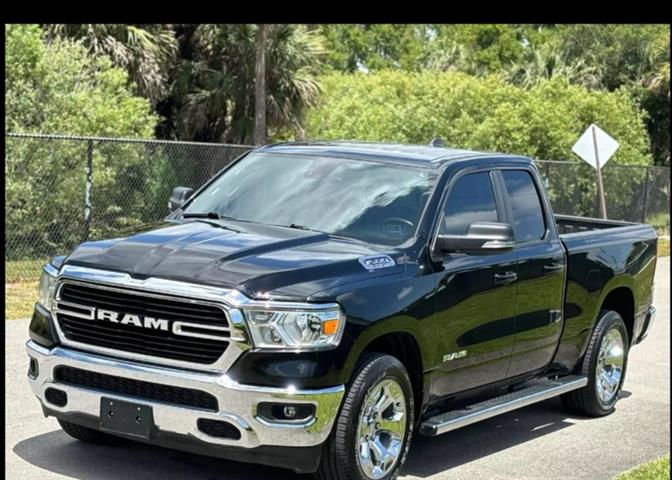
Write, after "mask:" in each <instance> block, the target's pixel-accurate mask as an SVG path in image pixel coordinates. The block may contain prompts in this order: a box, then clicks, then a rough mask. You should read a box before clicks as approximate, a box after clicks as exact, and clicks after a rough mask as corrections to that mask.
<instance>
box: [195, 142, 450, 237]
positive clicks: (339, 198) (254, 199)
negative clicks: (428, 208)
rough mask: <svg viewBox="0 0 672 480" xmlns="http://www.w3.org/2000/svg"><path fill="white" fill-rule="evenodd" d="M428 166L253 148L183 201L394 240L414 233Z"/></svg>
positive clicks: (431, 177) (224, 213)
mask: <svg viewBox="0 0 672 480" xmlns="http://www.w3.org/2000/svg"><path fill="white" fill-rule="evenodd" d="M436 178H437V174H436V172H435V171H433V170H429V169H423V168H417V167H412V166H401V165H390V164H385V163H377V162H371V161H362V160H350V159H342V158H331V157H316V156H308V155H279V154H272V153H253V154H250V155H249V156H247V157H245V158H243V159H242V160H240V161H239V162H237V163H236V164H235V165H233V166H232V167H231V168H229V169H227V170H226V171H225V172H224V173H223V174H222V175H221V176H220V177H219V178H217V179H216V180H215V181H214V182H213V183H212V184H211V185H209V186H208V187H207V188H206V189H205V190H203V191H202V192H201V193H200V194H199V195H198V196H197V197H196V198H194V199H193V200H192V201H191V202H190V203H189V205H188V206H187V207H186V208H185V209H184V213H185V214H198V213H201V214H205V213H208V214H210V215H213V216H217V215H219V216H221V217H228V218H233V219H236V220H244V221H252V222H258V223H265V224H272V225H282V226H293V227H294V228H306V229H310V230H317V231H321V232H327V233H329V234H334V235H340V236H345V237H351V238H355V239H358V240H363V241H367V242H372V243H381V244H385V245H399V244H401V243H403V242H404V241H406V240H408V239H409V238H411V237H412V236H413V235H414V234H415V230H416V228H417V225H418V222H419V220H420V215H421V214H422V210H423V208H424V206H425V204H426V203H427V199H428V198H429V195H430V192H431V188H432V186H433V185H434V182H435V180H436Z"/></svg>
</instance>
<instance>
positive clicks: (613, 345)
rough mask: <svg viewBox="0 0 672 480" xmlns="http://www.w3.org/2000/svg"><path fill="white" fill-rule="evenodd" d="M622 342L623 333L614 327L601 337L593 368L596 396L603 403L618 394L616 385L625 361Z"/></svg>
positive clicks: (618, 382) (609, 401)
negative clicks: (595, 365)
mask: <svg viewBox="0 0 672 480" xmlns="http://www.w3.org/2000/svg"><path fill="white" fill-rule="evenodd" d="M623 344H624V342H623V335H622V334H621V332H620V331H619V330H618V329H616V328H612V329H611V330H609V331H608V332H607V333H606V335H605V336H604V337H603V338H602V344H601V345H600V353H599V354H598V357H597V368H596V369H595V385H596V386H597V396H598V397H599V398H600V401H601V402H602V403H603V404H605V405H608V404H609V403H611V402H612V400H614V397H615V396H616V395H617V394H618V387H619V386H620V385H621V378H622V376H623V364H624V362H625V349H624V345H623Z"/></svg>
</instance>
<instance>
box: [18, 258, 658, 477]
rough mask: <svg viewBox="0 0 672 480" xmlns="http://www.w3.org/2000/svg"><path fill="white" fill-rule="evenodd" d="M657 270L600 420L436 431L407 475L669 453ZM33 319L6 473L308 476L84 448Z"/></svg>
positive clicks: (552, 410) (599, 462)
mask: <svg viewBox="0 0 672 480" xmlns="http://www.w3.org/2000/svg"><path fill="white" fill-rule="evenodd" d="M669 260H670V259H669V257H668V258H665V259H663V260H661V261H660V262H659V265H658V269H657V274H656V291H655V306H656V308H657V309H658V316H657V319H656V323H655V324H654V326H653V329H652V332H651V333H650V335H649V337H648V338H647V339H646V340H645V342H644V343H643V344H641V345H639V346H637V347H635V348H634V349H633V350H632V351H631V354H630V361H629V365H628V374H627V377H626V381H625V386H624V392H623V398H622V399H621V400H620V401H619V403H618V405H617V409H616V412H614V414H612V415H610V416H608V417H606V418H601V419H584V418H575V417H571V416H568V415H567V414H566V413H564V412H563V410H562V409H561V407H560V402H559V400H557V399H551V400H548V401H545V402H542V403H539V404H536V405H533V406H530V407H527V408H524V409H521V410H517V411H514V412H511V413H508V414H505V415H502V416H499V417H496V418H493V419H491V420H488V421H485V422H482V423H479V424H475V425H471V426H469V427H466V428H463V429H461V430H457V431H455V432H451V433H448V434H446V435H444V436H441V437H437V438H422V437H416V438H415V440H414V443H413V445H412V446H411V451H410V454H409V458H408V462H407V464H406V466H405V468H404V471H403V474H402V476H401V477H400V478H405V479H406V478H422V479H436V480H438V479H471V480H477V479H488V480H496V479H550V478H553V479H556V478H557V479H565V478H566V479H570V478H571V479H591V480H599V479H610V478H612V477H613V476H614V475H615V474H616V473H618V472H621V471H624V470H627V469H629V468H632V467H634V466H635V465H638V464H640V463H642V462H645V461H648V460H652V459H654V458H658V457H660V456H662V455H663V454H665V453H669V451H670V261H669ZM27 328H28V324H27V321H21V320H15V321H8V322H6V323H5V349H6V355H7V357H6V367H5V374H6V381H5V387H6V399H5V400H6V406H5V418H6V422H7V423H6V427H5V445H6V450H5V471H6V474H7V478H10V479H17V478H39V479H63V478H74V479H97V480H112V479H119V478H132V479H134V480H145V479H162V480H174V479H183V478H190V479H207V480H223V479H227V480H228V479H231V480H234V479H247V480H249V479H252V478H274V479H277V480H280V479H300V478H307V477H305V476H298V475H295V474H293V473H292V472H290V471H288V470H282V469H275V468H268V467H260V466H256V465H249V464H243V463H236V462H231V461H224V460H218V459H212V458H209V457H197V456H193V455H189V454H185V453H181V452H178V451H173V450H164V449H160V448H154V447H151V446H147V445H142V444H128V445H123V446H115V447H102V446H94V445H84V444H81V443H79V442H77V441H75V440H72V439H70V437H68V436H67V435H66V434H65V433H63V432H62V431H61V430H60V428H59V426H58V424H57V422H56V420H54V419H53V418H48V419H45V418H44V417H43V416H42V413H41V410H40V408H39V406H38V403H37V400H36V399H35V398H34V397H33V395H32V393H31V391H30V389H29V387H28V383H27V381H26V377H25V375H26V371H27V368H28V362H27V357H26V355H25V352H24V346H23V345H24V342H25V341H26V336H27Z"/></svg>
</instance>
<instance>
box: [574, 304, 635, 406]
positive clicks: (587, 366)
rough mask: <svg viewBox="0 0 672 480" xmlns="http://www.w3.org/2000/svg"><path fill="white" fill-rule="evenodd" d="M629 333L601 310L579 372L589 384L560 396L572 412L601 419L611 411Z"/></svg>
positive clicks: (612, 315) (618, 320)
mask: <svg viewBox="0 0 672 480" xmlns="http://www.w3.org/2000/svg"><path fill="white" fill-rule="evenodd" d="M628 345H629V343H628V331H627V329H626V328H625V323H624V322H623V319H622V318H621V316H620V315H619V314H618V313H617V312H614V311H612V310H602V311H601V312H600V316H599V318H598V319H597V324H596V325H595V329H594V330H593V335H592V337H591V338H590V343H589V344H588V349H587V350H586V355H585V357H584V358H583V363H582V365H581V373H582V374H583V375H585V376H587V377H588V385H586V386H585V387H583V388H580V389H578V390H574V391H572V392H569V393H566V394H564V395H563V396H562V403H563V405H564V406H565V407H566V408H567V409H568V410H570V411H571V412H572V413H578V414H580V415H586V416H589V417H602V416H604V415H608V414H610V413H611V412H613V411H614V407H615V405H616V401H617V400H618V396H619V394H620V391H621V387H622V386H623V380H624V379H625V368H626V366H627V362H628Z"/></svg>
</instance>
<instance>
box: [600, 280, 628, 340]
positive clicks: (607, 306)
mask: <svg viewBox="0 0 672 480" xmlns="http://www.w3.org/2000/svg"><path fill="white" fill-rule="evenodd" d="M602 310H613V311H615V312H617V313H618V314H619V315H620V316H621V318H623V321H624V322H625V327H626V328H627V330H628V338H629V340H630V343H631V344H632V342H633V341H634V340H633V338H632V336H633V333H634V328H635V297H634V296H633V294H632V290H630V289H629V288H628V287H618V288H615V289H614V290H612V291H611V292H609V294H608V295H607V296H606V298H605V299H604V302H602Z"/></svg>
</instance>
